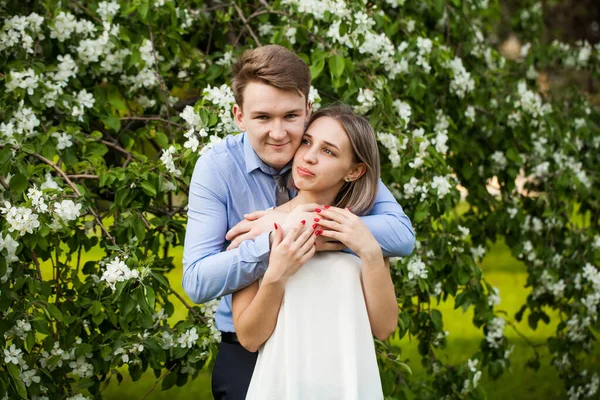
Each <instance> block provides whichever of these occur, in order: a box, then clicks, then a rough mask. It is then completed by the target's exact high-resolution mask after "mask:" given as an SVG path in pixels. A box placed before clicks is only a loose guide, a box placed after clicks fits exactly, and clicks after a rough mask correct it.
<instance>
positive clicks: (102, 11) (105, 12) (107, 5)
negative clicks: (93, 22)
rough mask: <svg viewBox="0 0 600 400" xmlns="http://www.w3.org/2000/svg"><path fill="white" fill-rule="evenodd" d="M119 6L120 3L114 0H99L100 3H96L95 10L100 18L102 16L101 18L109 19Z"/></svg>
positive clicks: (115, 13)
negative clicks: (109, 0)
mask: <svg viewBox="0 0 600 400" xmlns="http://www.w3.org/2000/svg"><path fill="white" fill-rule="evenodd" d="M120 8H121V5H119V3H117V2H116V1H111V2H108V1H101V2H100V3H98V8H97V9H96V12H97V13H98V15H100V18H102V19H103V20H110V19H112V18H113V17H114V16H115V15H117V13H118V12H119V9H120Z"/></svg>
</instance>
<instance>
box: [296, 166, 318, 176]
mask: <svg viewBox="0 0 600 400" xmlns="http://www.w3.org/2000/svg"><path fill="white" fill-rule="evenodd" d="M296 171H298V175H300V176H308V177H312V176H315V174H313V173H312V172H310V171H309V170H307V169H306V168H302V167H298V168H296Z"/></svg>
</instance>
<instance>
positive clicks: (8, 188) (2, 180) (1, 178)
mask: <svg viewBox="0 0 600 400" xmlns="http://www.w3.org/2000/svg"><path fill="white" fill-rule="evenodd" d="M0 184H1V185H2V186H4V189H6V190H10V187H9V186H8V184H7V183H6V181H5V180H4V177H2V176H0Z"/></svg>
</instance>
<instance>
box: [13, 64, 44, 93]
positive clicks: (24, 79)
mask: <svg viewBox="0 0 600 400" xmlns="http://www.w3.org/2000/svg"><path fill="white" fill-rule="evenodd" d="M39 79H40V78H39V76H38V75H36V73H35V71H34V70H33V69H31V68H28V69H27V70H25V71H23V72H17V71H11V72H10V80H9V81H8V82H7V83H6V91H7V92H12V91H14V90H15V89H17V88H20V89H24V90H26V91H27V94H28V95H30V96H31V95H32V94H33V93H34V91H35V89H37V87H38V83H39Z"/></svg>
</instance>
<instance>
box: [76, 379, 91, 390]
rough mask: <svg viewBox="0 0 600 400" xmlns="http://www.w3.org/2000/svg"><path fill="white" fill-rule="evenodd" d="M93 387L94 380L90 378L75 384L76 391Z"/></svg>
mask: <svg viewBox="0 0 600 400" xmlns="http://www.w3.org/2000/svg"><path fill="white" fill-rule="evenodd" d="M91 386H94V380H93V379H90V378H83V379H81V380H79V382H77V388H78V389H85V388H89V387H91Z"/></svg>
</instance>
